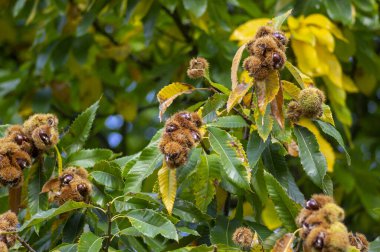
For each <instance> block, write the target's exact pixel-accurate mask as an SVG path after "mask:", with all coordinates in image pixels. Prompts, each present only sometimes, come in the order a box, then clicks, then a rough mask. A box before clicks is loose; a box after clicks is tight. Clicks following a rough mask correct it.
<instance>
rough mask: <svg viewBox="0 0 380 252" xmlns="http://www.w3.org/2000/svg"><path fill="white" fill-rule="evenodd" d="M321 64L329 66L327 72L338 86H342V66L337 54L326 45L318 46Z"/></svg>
mask: <svg viewBox="0 0 380 252" xmlns="http://www.w3.org/2000/svg"><path fill="white" fill-rule="evenodd" d="M315 48H316V50H317V54H318V59H319V64H321V65H324V66H326V67H327V71H326V72H325V74H326V75H327V77H328V78H329V79H330V80H331V82H332V83H333V84H334V85H336V86H337V87H340V88H341V87H342V66H341V65H340V62H339V61H338V59H337V58H336V56H335V55H334V54H333V53H331V52H329V51H328V50H327V48H326V47H322V46H318V45H317V46H316V47H315Z"/></svg>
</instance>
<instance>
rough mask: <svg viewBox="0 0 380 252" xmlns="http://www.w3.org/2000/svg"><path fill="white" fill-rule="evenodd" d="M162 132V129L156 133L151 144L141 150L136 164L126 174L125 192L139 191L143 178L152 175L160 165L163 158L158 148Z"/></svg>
mask: <svg viewBox="0 0 380 252" xmlns="http://www.w3.org/2000/svg"><path fill="white" fill-rule="evenodd" d="M161 134H162V130H160V131H158V132H157V133H156V135H155V136H154V137H153V138H152V140H151V142H150V143H149V145H148V146H147V147H145V149H144V150H143V151H142V152H141V155H140V157H139V159H138V161H137V162H136V164H135V165H134V166H133V167H132V168H131V169H130V170H129V171H128V173H127V174H126V175H124V177H125V182H124V183H125V187H124V191H125V192H139V191H140V190H141V184H142V182H143V180H144V179H145V178H147V177H148V176H149V175H151V174H152V173H153V171H154V170H155V169H156V168H158V167H160V165H161V163H162V160H163V156H162V154H161V152H160V150H159V148H158V143H159V140H160V137H161Z"/></svg>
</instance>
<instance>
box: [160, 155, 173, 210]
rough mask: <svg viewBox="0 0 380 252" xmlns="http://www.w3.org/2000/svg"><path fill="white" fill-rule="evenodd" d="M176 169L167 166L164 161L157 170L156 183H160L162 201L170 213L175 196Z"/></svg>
mask: <svg viewBox="0 0 380 252" xmlns="http://www.w3.org/2000/svg"><path fill="white" fill-rule="evenodd" d="M176 171H177V170H176V169H170V168H169V167H167V165H166V163H165V162H164V163H163V164H162V167H161V169H160V170H159V171H158V183H159V185H160V193H161V198H162V202H163V203H164V205H165V207H166V210H167V211H168V213H169V214H170V215H171V214H172V211H173V206H174V201H175V196H176V194H177V177H176Z"/></svg>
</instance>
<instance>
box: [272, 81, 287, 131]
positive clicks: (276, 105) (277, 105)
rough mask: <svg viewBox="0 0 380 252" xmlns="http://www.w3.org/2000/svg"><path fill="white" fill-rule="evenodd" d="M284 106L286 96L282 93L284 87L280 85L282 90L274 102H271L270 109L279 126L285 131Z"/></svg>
mask: <svg viewBox="0 0 380 252" xmlns="http://www.w3.org/2000/svg"><path fill="white" fill-rule="evenodd" d="M283 105H284V95H283V93H282V85H281V83H280V89H279V90H278V93H277V94H276V97H275V98H274V100H272V101H271V102H270V107H271V111H272V115H273V117H274V118H275V119H276V121H277V123H278V125H280V127H281V128H282V129H283V128H284V127H285V117H284V111H283V109H282V107H283Z"/></svg>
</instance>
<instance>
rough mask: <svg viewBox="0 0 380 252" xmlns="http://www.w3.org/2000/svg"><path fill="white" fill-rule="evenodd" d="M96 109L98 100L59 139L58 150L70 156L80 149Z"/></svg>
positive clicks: (88, 132)
mask: <svg viewBox="0 0 380 252" xmlns="http://www.w3.org/2000/svg"><path fill="white" fill-rule="evenodd" d="M98 107H99V100H98V101H97V102H95V103H94V104H93V105H91V106H90V107H89V108H87V109H86V110H85V111H83V112H82V114H80V115H79V116H78V117H77V118H76V119H75V121H74V122H73V123H72V124H71V126H70V129H69V131H68V132H66V133H65V135H64V136H63V138H62V139H61V141H60V143H59V146H60V149H62V150H64V151H65V152H66V153H67V154H71V153H73V152H76V151H78V150H80V149H81V148H82V146H83V145H84V143H85V142H86V140H87V138H88V135H89V134H90V130H91V126H92V123H93V122H94V119H95V115H96V111H97V109H98Z"/></svg>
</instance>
